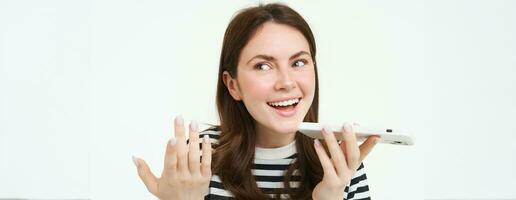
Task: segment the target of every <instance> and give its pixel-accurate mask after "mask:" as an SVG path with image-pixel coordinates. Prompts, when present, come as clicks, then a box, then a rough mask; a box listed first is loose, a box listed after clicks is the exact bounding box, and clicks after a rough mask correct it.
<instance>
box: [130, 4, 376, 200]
mask: <svg viewBox="0 0 516 200" xmlns="http://www.w3.org/2000/svg"><path fill="white" fill-rule="evenodd" d="M315 53H316V48H315V40H314V37H313V35H312V31H311V30H310V27H309V26H308V24H307V23H306V22H305V20H304V19H303V18H302V17H301V16H300V15H299V14H298V13H297V12H295V11H294V10H292V9H291V8H289V7H287V6H285V5H281V4H268V5H260V6H257V7H251V8H247V9H244V10H242V11H241V12H239V14H238V15H236V16H235V17H234V18H233V19H232V21H231V22H230V24H229V25H228V27H227V29H226V33H225V35H224V42H223V47H222V53H221V57H220V65H219V75H218V85H217V97H216V101H217V109H218V112H219V117H220V126H216V127H214V128H212V129H209V130H206V131H203V132H201V133H200V134H199V133H198V128H197V123H195V122H192V123H190V126H189V131H188V134H189V138H190V141H189V142H187V141H186V139H185V131H184V125H183V124H184V123H183V120H182V119H181V117H177V118H176V119H175V137H172V139H170V141H169V143H168V144H167V147H166V153H165V166H164V169H163V173H162V175H161V177H159V178H157V177H156V176H154V175H153V174H152V173H151V172H150V170H149V167H148V165H147V164H146V163H145V161H144V160H142V159H139V158H133V160H134V162H135V165H136V166H137V168H138V174H139V175H140V177H141V179H142V180H143V182H144V183H145V185H146V187H147V189H148V190H149V191H150V192H151V193H152V194H154V195H155V196H157V197H158V198H160V199H162V200H173V199H174V200H187V199H195V200H199V199H203V198H204V199H253V200H257V199H317V200H326V199H332V200H333V199H339V200H341V199H370V197H369V192H368V191H369V188H368V185H367V180H366V175H365V170H364V166H363V165H362V164H361V163H362V160H363V159H364V157H365V156H366V155H367V154H368V153H369V152H370V151H371V149H372V148H373V146H374V145H375V144H376V142H377V140H378V138H377V137H370V138H368V139H367V140H366V141H365V142H364V143H362V145H360V146H358V145H357V141H356V137H355V133H354V132H353V129H352V127H351V126H350V125H349V124H345V125H344V126H343V128H342V132H341V134H342V135H343V138H344V139H343V141H340V142H339V141H337V140H336V139H335V136H334V135H333V134H330V133H329V131H328V130H329V129H328V128H325V129H324V133H323V135H324V138H325V139H324V143H322V142H320V141H319V140H313V139H311V138H308V137H306V136H304V135H302V134H300V133H298V132H297V126H298V125H299V124H300V123H301V122H302V121H306V122H317V118H318V103H319V97H318V90H319V89H318V79H317V65H316V62H315ZM201 138H202V139H201ZM201 140H202V141H201ZM212 142H213V155H212V146H211V143H212ZM189 143H190V145H189ZM198 143H202V145H201V149H199V145H197V144H198ZM212 158H213V159H212Z"/></svg>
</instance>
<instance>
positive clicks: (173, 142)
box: [168, 137, 177, 146]
mask: <svg viewBox="0 0 516 200" xmlns="http://www.w3.org/2000/svg"><path fill="white" fill-rule="evenodd" d="M176 143H177V140H176V138H174V137H173V138H170V140H168V144H169V145H170V146H174V145H176Z"/></svg>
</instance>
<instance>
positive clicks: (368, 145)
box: [360, 136, 380, 162]
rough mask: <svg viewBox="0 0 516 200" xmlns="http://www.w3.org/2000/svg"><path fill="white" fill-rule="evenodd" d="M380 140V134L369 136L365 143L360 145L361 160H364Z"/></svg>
mask: <svg viewBox="0 0 516 200" xmlns="http://www.w3.org/2000/svg"><path fill="white" fill-rule="evenodd" d="M378 141H380V137H378V136H369V137H368V138H367V139H366V140H365V141H364V143H362V144H361V145H360V162H362V161H363V160H364V159H365V157H366V156H367V154H369V152H371V150H372V149H373V147H374V146H375V145H376V144H377V143H378Z"/></svg>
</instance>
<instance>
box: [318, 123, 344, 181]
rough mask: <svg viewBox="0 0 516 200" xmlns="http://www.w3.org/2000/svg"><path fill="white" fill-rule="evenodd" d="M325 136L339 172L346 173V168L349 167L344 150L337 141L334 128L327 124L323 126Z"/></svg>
mask: <svg viewBox="0 0 516 200" xmlns="http://www.w3.org/2000/svg"><path fill="white" fill-rule="evenodd" d="M322 132H323V137H324V140H325V141H326V145H327V146H328V151H329V152H330V156H331V160H333V164H334V166H335V168H336V170H337V174H342V173H344V170H345V169H347V166H348V165H347V162H346V158H345V157H344V154H343V153H342V150H341V149H340V147H339V144H338V143H337V139H336V138H335V135H333V130H332V129H331V128H330V127H329V126H327V125H325V126H324V127H323V130H322Z"/></svg>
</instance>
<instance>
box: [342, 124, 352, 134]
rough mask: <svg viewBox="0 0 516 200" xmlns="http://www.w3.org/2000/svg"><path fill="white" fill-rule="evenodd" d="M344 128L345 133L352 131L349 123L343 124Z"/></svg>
mask: <svg viewBox="0 0 516 200" xmlns="http://www.w3.org/2000/svg"><path fill="white" fill-rule="evenodd" d="M344 130H345V131H346V133H351V132H353V128H352V127H351V125H350V124H349V123H345V124H344Z"/></svg>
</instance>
